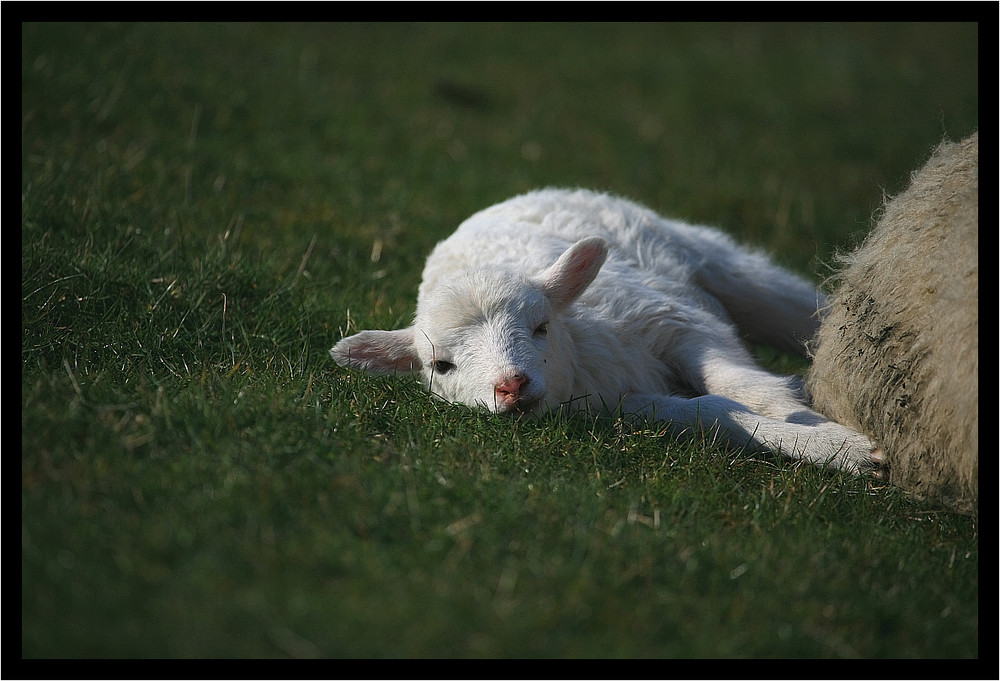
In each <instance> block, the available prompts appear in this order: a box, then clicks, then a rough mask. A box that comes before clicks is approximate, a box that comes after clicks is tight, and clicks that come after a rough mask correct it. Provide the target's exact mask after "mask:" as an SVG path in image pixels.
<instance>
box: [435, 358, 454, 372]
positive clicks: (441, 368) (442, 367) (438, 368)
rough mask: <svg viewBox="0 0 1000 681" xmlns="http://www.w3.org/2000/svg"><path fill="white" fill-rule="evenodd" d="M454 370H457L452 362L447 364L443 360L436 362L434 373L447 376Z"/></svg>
mask: <svg viewBox="0 0 1000 681" xmlns="http://www.w3.org/2000/svg"><path fill="white" fill-rule="evenodd" d="M454 368H455V365H454V364H452V363H451V362H446V361H444V360H443V359H439V360H436V361H435V362H434V371H435V372H437V373H439V374H446V373H448V372H449V371H451V370H452V369H454Z"/></svg>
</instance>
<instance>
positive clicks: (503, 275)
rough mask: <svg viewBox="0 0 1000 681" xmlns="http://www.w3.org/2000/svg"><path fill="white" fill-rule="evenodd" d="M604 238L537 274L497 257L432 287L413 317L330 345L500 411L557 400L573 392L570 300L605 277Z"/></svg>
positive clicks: (347, 358) (368, 364) (346, 356)
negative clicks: (394, 326)
mask: <svg viewBox="0 0 1000 681" xmlns="http://www.w3.org/2000/svg"><path fill="white" fill-rule="evenodd" d="M606 255H607V246H606V244H605V242H604V240H603V239H600V238H597V237H591V238H587V239H582V240H581V241H579V242H577V243H576V244H574V245H573V246H571V247H570V248H569V249H567V250H566V252H564V253H563V254H562V255H561V256H560V257H559V259H558V260H557V261H556V262H555V263H554V264H553V265H552V266H551V267H549V268H548V269H547V270H545V271H544V272H543V273H542V274H541V275H539V276H538V277H534V278H530V277H525V276H523V275H521V274H519V273H517V272H515V271H513V270H510V269H507V268H503V267H498V266H492V265H488V266H485V267H480V268H475V269H471V270H466V271H463V272H459V273H457V274H455V275H453V276H451V277H448V278H445V279H443V280H442V281H441V282H440V283H439V284H438V285H436V286H435V287H434V288H433V289H432V290H430V291H428V292H426V293H425V294H424V296H423V298H422V299H421V300H420V301H419V303H418V305H417V314H416V317H415V319H414V322H413V325H412V326H409V327H407V328H405V329H399V330H396V331H362V332H361V333H358V334H356V335H354V336H350V337H348V338H345V339H343V340H341V341H340V342H339V343H337V345H336V346H334V347H333V349H332V350H331V351H330V354H331V355H332V356H333V358H334V359H335V360H336V361H337V363H338V364H340V365H341V366H349V367H354V368H358V369H362V370H365V371H369V372H372V373H380V374H387V373H404V372H417V373H419V374H420V376H421V378H422V381H423V384H424V386H425V387H427V389H428V390H430V391H431V392H432V393H434V394H435V395H437V396H439V397H441V398H442V399H444V400H447V401H449V402H461V403H463V404H468V405H471V406H477V407H482V408H485V409H488V410H490V411H493V412H515V413H523V412H529V411H534V410H537V409H549V408H557V407H558V406H559V405H560V404H561V403H563V402H566V401H567V400H569V399H571V398H572V397H580V396H579V395H576V396H574V395H573V394H572V390H573V379H574V373H575V370H574V366H575V361H576V360H575V354H574V347H573V341H572V338H571V335H570V333H569V330H568V329H567V326H566V323H565V311H566V308H567V307H568V306H569V305H570V304H571V303H573V302H574V301H575V300H576V299H577V298H578V297H579V296H580V294H581V293H583V291H584V290H585V289H586V288H587V286H589V285H590V283H591V282H592V281H593V280H594V277H595V276H597V272H598V271H599V270H600V268H601V265H602V264H603V263H604V259H605V257H606Z"/></svg>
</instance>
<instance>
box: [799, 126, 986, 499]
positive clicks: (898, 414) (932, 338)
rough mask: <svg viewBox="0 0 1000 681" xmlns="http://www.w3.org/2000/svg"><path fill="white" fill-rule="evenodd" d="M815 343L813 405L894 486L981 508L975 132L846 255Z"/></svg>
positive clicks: (945, 152) (947, 145) (918, 179)
mask: <svg viewBox="0 0 1000 681" xmlns="http://www.w3.org/2000/svg"><path fill="white" fill-rule="evenodd" d="M843 261H844V262H843V269H842V271H841V272H840V274H839V276H838V280H839V281H838V282H837V284H836V292H835V294H834V295H833V296H832V298H831V300H830V306H829V312H828V314H827V317H826V320H825V321H824V322H823V325H822V328H821V329H820V331H819V335H818V337H817V339H816V343H815V349H814V351H813V352H814V358H813V365H812V367H811V369H810V374H809V380H808V382H809V388H810V390H811V391H812V394H813V398H814V400H815V404H816V407H817V409H819V410H820V411H822V412H823V413H825V414H826V415H828V416H830V417H831V418H834V419H836V420H838V421H840V422H842V423H845V424H848V425H850V426H852V427H853V428H855V429H857V430H860V431H862V432H864V433H867V434H868V435H869V436H870V437H871V438H872V439H874V440H875V441H876V442H878V443H879V444H880V445H881V446H882V448H883V451H884V457H885V462H886V463H887V464H888V470H889V480H890V481H891V482H893V483H894V484H896V485H899V486H900V487H902V488H904V489H907V490H910V491H911V492H913V493H914V494H916V495H917V496H919V497H925V498H928V499H931V500H934V501H936V502H939V503H942V504H944V505H945V506H947V507H949V508H951V509H953V510H957V511H961V512H965V513H977V512H978V508H979V135H978V133H976V134H973V135H972V136H971V137H969V138H968V139H966V140H964V141H962V142H959V143H951V142H944V143H942V144H941V145H940V146H939V147H938V148H937V150H936V151H935V153H934V155H933V156H932V157H931V159H930V160H929V161H928V162H927V164H926V165H925V166H924V167H923V169H921V170H920V171H918V172H917V173H914V175H913V177H912V179H911V184H910V186H909V188H908V189H907V190H906V191H904V192H903V193H902V194H900V195H899V196H897V197H896V198H894V199H892V200H890V201H889V202H888V203H887V204H886V205H885V208H884V210H883V212H882V216H881V219H880V220H879V221H878V224H877V225H876V227H875V229H874V230H872V233H871V234H870V235H869V236H868V238H867V240H866V241H865V242H864V244H862V246H861V247H860V248H859V249H858V250H857V251H855V252H854V253H851V254H849V255H847V256H846V257H844V258H843Z"/></svg>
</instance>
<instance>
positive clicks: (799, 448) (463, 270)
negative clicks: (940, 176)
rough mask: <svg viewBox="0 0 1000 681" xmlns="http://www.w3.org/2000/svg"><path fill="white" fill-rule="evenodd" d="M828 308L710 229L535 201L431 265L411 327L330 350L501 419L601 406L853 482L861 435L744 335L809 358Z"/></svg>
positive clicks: (351, 363)
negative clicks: (849, 476) (830, 470)
mask: <svg viewBox="0 0 1000 681" xmlns="http://www.w3.org/2000/svg"><path fill="white" fill-rule="evenodd" d="M823 302H824V301H823V298H822V295H821V294H820V293H819V292H818V291H817V290H816V289H815V287H813V286H812V285H810V284H809V283H807V282H805V281H804V280H802V279H800V278H798V277H797V276H795V275H793V274H791V273H789V272H787V271H785V270H783V269H781V268H779V267H778V266H777V265H775V264H773V263H772V262H771V261H770V260H768V259H767V258H766V257H765V256H763V255H760V254H756V253H751V252H749V251H747V250H744V249H742V248H740V247H738V246H737V245H736V244H735V243H734V242H733V241H732V240H731V239H730V238H729V237H728V236H726V235H724V234H722V233H721V232H718V231H715V230H712V229H709V228H706V227H696V226H692V225H688V224H684V223H681V222H677V221H673V220H667V219H665V218H663V217H661V216H659V215H657V214H656V213H654V212H653V211H651V210H649V209H647V208H644V207H642V206H640V205H637V204H635V203H633V202H631V201H627V200H625V199H621V198H617V197H613V196H608V195H605V194H598V193H594V192H591V191H584V190H561V189H546V190H541V191H536V192H532V193H528V194H525V195H522V196H518V197H515V198H513V199H510V200H508V201H505V202H503V203H500V204H498V205H495V206H493V207H491V208H487V209H486V210H483V211H481V212H479V213H477V214H476V215H473V216H472V217H471V218H469V219H468V220H466V221H465V222H464V223H462V225H461V226H459V228H458V230H457V231H456V232H455V233H454V234H453V235H452V236H450V237H449V238H448V239H446V240H444V241H442V242H441V243H439V244H438V245H437V247H436V248H435V249H434V251H433V253H431V255H430V257H429V258H428V259H427V263H426V266H425V268H424V273H423V281H422V282H421V284H420V289H419V293H418V296H417V311H416V317H415V319H414V322H413V324H412V325H411V326H409V327H408V328H405V329H399V330H395V331H362V332H360V333H358V334H356V335H353V336H350V337H348V338H344V339H343V340H341V341H340V342H339V343H337V345H336V346H334V347H333V349H331V351H330V353H331V355H332V356H333V358H334V359H335V360H336V361H337V363H338V364H340V365H342V366H346V367H354V368H357V369H362V370H364V371H368V372H372V373H377V374H394V373H399V374H403V373H408V372H417V373H419V375H420V377H421V380H422V381H423V384H424V385H425V386H426V388H427V389H428V390H429V391H430V392H431V393H433V394H435V395H437V396H438V397H440V398H442V399H444V400H448V401H451V402H460V403H464V404H467V405H472V406H478V407H482V408H485V409H488V410H490V411H493V412H497V413H514V414H524V413H529V412H539V411H544V410H555V409H599V410H605V411H612V412H620V413H622V414H626V415H640V416H645V417H648V418H650V419H653V420H656V421H661V422H664V423H667V424H669V425H670V427H671V429H672V430H673V431H674V432H677V433H680V432H692V431H693V432H697V433H705V434H710V435H717V437H718V438H719V439H720V440H721V441H722V442H724V443H725V444H727V445H728V446H730V447H733V448H750V449H752V450H771V451H773V452H779V453H781V454H783V455H785V456H787V457H789V458H792V459H804V460H807V461H811V462H814V463H817V464H820V465H830V466H833V467H836V468H840V469H843V470H848V471H855V472H857V471H863V470H868V469H870V468H872V467H873V466H876V465H877V464H878V463H879V462H880V456H881V454H880V451H879V450H878V448H877V447H875V446H874V445H873V444H872V442H871V441H870V440H868V438H867V437H865V436H864V435H862V434H860V433H857V432H855V431H852V430H850V429H848V428H845V427H843V426H841V425H839V424H836V423H834V422H832V421H829V420H827V419H826V418H824V417H823V416H821V415H820V414H818V413H816V412H815V411H812V410H811V409H809V408H808V407H807V406H806V404H805V403H804V401H803V398H802V396H801V393H800V391H799V389H798V388H797V382H796V381H795V380H794V379H790V378H787V377H782V376H776V375H774V374H771V373H769V372H767V371H765V370H764V369H762V368H760V367H759V366H757V364H756V363H755V361H754V359H753V357H752V355H751V354H750V352H749V351H748V350H747V349H746V348H745V347H744V345H743V343H742V342H741V340H740V337H739V333H740V332H743V333H745V334H746V335H747V336H748V337H750V338H752V339H754V340H757V341H760V342H764V343H769V344H771V345H774V346H777V347H780V348H783V349H785V350H789V351H793V352H797V353H800V354H801V353H804V346H803V344H804V343H805V342H806V341H807V340H809V339H810V338H811V337H812V336H813V334H814V333H815V331H816V328H817V326H818V319H817V318H816V311H817V309H818V308H820V307H821V306H822V305H823Z"/></svg>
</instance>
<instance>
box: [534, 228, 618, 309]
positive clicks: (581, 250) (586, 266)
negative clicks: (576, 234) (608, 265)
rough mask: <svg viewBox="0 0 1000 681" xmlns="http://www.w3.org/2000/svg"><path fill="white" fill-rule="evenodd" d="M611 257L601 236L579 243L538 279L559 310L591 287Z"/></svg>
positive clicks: (581, 240) (571, 247)
mask: <svg viewBox="0 0 1000 681" xmlns="http://www.w3.org/2000/svg"><path fill="white" fill-rule="evenodd" d="M607 256H608V244H607V242H606V241H604V239H602V238H601V237H599V236H590V237H587V238H586V239H580V240H579V241H577V242H576V243H575V244H573V245H572V246H570V247H569V248H567V249H566V251H565V252H564V253H563V254H562V255H560V256H559V259H558V260H556V261H555V263H554V264H553V265H552V266H551V267H549V269H547V270H545V271H544V272H543V273H542V275H541V276H540V277H539V278H538V283H539V284H541V287H542V290H543V291H544V292H545V295H546V296H548V298H549V300H551V301H552V304H553V305H555V306H556V307H557V308H559V307H563V306H565V305H569V304H570V303H572V302H573V301H574V300H576V299H577V297H579V295H580V294H581V293H583V291H584V289H586V288H587V287H588V286H590V282H592V281H594V277H596V276H597V273H598V272H599V271H600V269H601V265H603V264H604V259H605V258H606V257H607Z"/></svg>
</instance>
